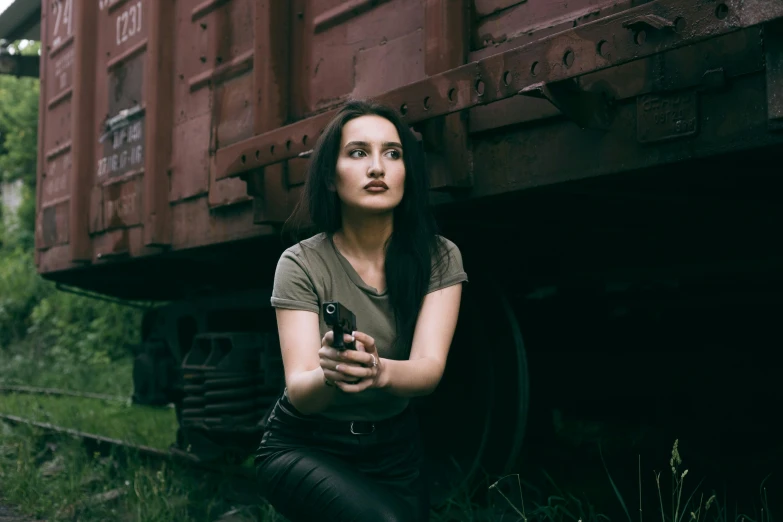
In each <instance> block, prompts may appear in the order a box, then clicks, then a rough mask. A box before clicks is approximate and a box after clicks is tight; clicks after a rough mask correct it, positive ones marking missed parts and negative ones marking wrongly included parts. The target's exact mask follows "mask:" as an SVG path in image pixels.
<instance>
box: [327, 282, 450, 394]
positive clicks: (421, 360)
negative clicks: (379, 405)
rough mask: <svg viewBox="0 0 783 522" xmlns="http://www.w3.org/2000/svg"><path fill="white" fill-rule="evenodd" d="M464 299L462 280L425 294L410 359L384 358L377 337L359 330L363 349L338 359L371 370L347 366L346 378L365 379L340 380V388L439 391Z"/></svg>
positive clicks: (357, 333)
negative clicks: (352, 382)
mask: <svg viewBox="0 0 783 522" xmlns="http://www.w3.org/2000/svg"><path fill="white" fill-rule="evenodd" d="M461 299H462V284H461V283H460V284H455V285H451V286H448V287H446V288H443V289H441V290H436V291H435V292H431V293H429V294H427V295H426V296H425V297H424V302H423V303H422V307H421V310H420V311H419V318H418V319H417V320H416V329H415V332H414V334H413V343H412V345H411V353H410V357H409V359H408V360H407V361H397V360H393V359H385V358H383V359H382V358H380V357H379V356H378V350H377V348H376V346H375V339H373V338H372V337H370V336H369V335H367V334H365V333H363V332H356V333H355V337H356V340H357V341H358V343H357V345H359V344H360V347H359V350H358V351H353V350H346V351H344V352H342V353H340V354H339V356H338V359H339V360H342V361H345V362H353V363H358V364H363V365H365V366H366V367H368V369H366V370H365V369H364V368H356V367H352V368H346V369H345V372H344V373H345V374H347V375H346V378H347V377H348V376H355V377H360V378H362V381H361V382H359V383H358V384H345V383H342V382H337V385H338V387H339V388H340V389H341V390H343V391H345V392H348V393H358V392H361V391H363V390H366V389H367V388H379V389H382V390H386V391H387V392H388V393H391V394H393V395H399V396H401V397H417V396H421V395H429V394H430V393H432V392H433V391H435V388H437V387H438V383H440V380H441V377H443V371H444V370H445V369H446V359H447V358H448V355H449V349H450V348H451V340H452V339H453V337H454V330H455V329H456V327H457V317H458V316H459V306H460V300H461ZM372 357H375V358H376V359H377V361H378V365H377V367H372ZM368 374H369V375H368Z"/></svg>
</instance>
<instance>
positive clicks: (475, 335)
mask: <svg viewBox="0 0 783 522" xmlns="http://www.w3.org/2000/svg"><path fill="white" fill-rule="evenodd" d="M415 404H416V409H417V412H418V413H419V417H420V422H421V426H422V431H423V436H424V441H425V447H426V452H427V459H428V471H429V473H430V477H431V481H432V503H433V505H439V504H441V503H443V502H444V501H445V500H446V499H447V498H449V497H451V496H452V495H453V494H455V493H457V492H458V491H460V490H461V489H463V488H465V487H469V486H470V485H471V484H472V483H473V482H475V481H476V480H477V479H481V478H483V477H484V475H483V473H485V472H486V473H487V474H489V475H490V476H492V475H498V474H503V473H507V472H509V470H510V469H511V467H513V465H514V464H515V463H516V459H517V457H518V455H519V452H520V448H521V445H522V440H523V437H524V433H525V427H526V422H527V408H528V373H527V358H526V353H525V346H524V342H523V339H522V334H521V332H520V328H519V324H518V323H517V319H516V316H515V314H514V312H513V311H512V309H511V306H510V304H509V302H508V300H507V298H506V296H505V295H504V292H503V291H502V290H501V289H500V287H499V286H498V285H497V284H496V283H495V282H494V281H493V280H492V279H491V277H490V276H488V275H482V274H476V275H475V276H471V282H470V283H467V284H466V285H465V286H464V291H463V300H462V306H461V309H460V318H459V323H458V325H457V331H456V333H455V336H454V342H453V344H452V347H451V351H450V353H449V361H448V364H447V368H446V372H445V374H444V376H443V379H442V380H441V383H440V385H439V386H438V389H437V390H436V391H435V393H433V394H432V395H431V396H429V397H426V398H422V399H419V400H417V401H416V403H415Z"/></svg>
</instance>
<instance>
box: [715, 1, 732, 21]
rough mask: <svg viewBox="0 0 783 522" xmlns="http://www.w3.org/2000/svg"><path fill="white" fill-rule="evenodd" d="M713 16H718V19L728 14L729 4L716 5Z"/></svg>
mask: <svg viewBox="0 0 783 522" xmlns="http://www.w3.org/2000/svg"><path fill="white" fill-rule="evenodd" d="M715 16H717V17H718V20H723V19H724V18H726V17H727V16H729V6H727V5H726V4H719V5H718V7H716V8H715Z"/></svg>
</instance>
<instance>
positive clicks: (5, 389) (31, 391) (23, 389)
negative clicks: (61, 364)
mask: <svg viewBox="0 0 783 522" xmlns="http://www.w3.org/2000/svg"><path fill="white" fill-rule="evenodd" d="M0 393H23V394H27V395H47V396H50V397H79V398H82V399H97V400H102V401H109V402H122V403H127V402H129V401H130V400H131V399H130V398H129V397H122V396H120V395H106V394H103V393H91V392H77V391H71V390H61V389H59V388H37V387H35V386H13V385H0ZM165 407H167V408H173V407H174V405H173V404H168V405H166V406H165Z"/></svg>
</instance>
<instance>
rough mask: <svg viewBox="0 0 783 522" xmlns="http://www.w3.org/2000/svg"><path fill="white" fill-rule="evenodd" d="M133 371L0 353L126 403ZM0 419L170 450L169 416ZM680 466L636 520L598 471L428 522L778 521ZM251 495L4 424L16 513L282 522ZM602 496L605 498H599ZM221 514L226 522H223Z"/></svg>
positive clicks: (483, 489)
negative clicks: (708, 487)
mask: <svg viewBox="0 0 783 522" xmlns="http://www.w3.org/2000/svg"><path fill="white" fill-rule="evenodd" d="M33 354H39V355H36V356H34V355H33ZM131 367H132V364H131V361H130V359H129V358H126V359H120V360H113V361H112V360H108V359H94V360H90V361H83V363H78V361H76V360H74V359H73V358H69V357H67V356H66V357H63V355H62V354H59V355H58V354H54V355H52V354H47V353H46V352H40V351H36V350H32V349H30V348H29V347H25V346H24V345H17V347H16V348H15V349H13V350H5V351H0V383H3V384H23V385H28V386H42V387H55V388H63V389H69V390H77V391H90V392H96V393H105V394H111V395H119V396H124V397H129V396H130V394H131V391H132V384H131V378H130V377H131ZM0 412H2V413H9V414H13V415H17V416H20V417H23V418H27V419H31V420H36V421H40V422H48V423H52V424H56V425H60V426H65V427H69V428H73V429H76V430H81V431H85V432H89V433H95V434H99V435H104V436H108V437H112V438H117V439H122V440H125V441H128V442H131V443H135V444H143V445H148V446H152V447H157V448H161V449H165V448H167V447H168V446H169V445H170V444H171V443H172V442H173V441H174V440H175V435H176V428H177V426H176V417H175V414H174V411H173V410H171V409H167V408H166V409H159V408H146V407H138V406H132V405H130V403H129V402H127V403H125V402H116V401H101V400H95V399H82V398H76V397H41V396H32V395H25V394H4V395H0ZM682 461H683V459H682V457H681V456H680V454H679V449H678V446H677V445H675V446H674V448H673V450H672V455H671V461H669V462H660V463H656V464H657V469H661V468H663V469H668V471H667V473H666V474H670V475H671V477H668V478H667V477H665V476H661V474H658V475H657V478H658V480H657V481H656V483H655V484H654V486H645V488H644V489H645V493H647V492H648V491H647V490H648V489H649V487H654V488H657V491H650V492H652V493H654V496H656V497H657V501H656V502H655V504H654V505H652V506H648V505H647V504H645V507H644V511H643V513H644V517H643V518H642V516H641V513H642V512H641V511H639V507H638V504H639V497H638V496H637V497H636V498H634V495H639V494H640V492H639V489H640V486H639V484H630V483H621V484H617V483H615V481H614V479H613V477H612V474H611V470H610V469H609V468H608V467H604V468H601V467H600V465H599V466H598V467H597V468H596V469H594V470H593V473H592V475H593V476H594V479H593V480H592V481H591V482H592V484H591V488H590V489H591V491H592V492H593V493H591V497H592V498H586V496H585V495H584V494H577V492H576V491H563V490H562V489H561V488H560V487H559V486H558V485H557V484H556V483H555V481H554V480H553V479H552V478H551V477H550V476H549V475H547V474H546V472H545V471H544V470H540V471H535V473H538V474H543V475H544V477H546V479H545V487H542V486H541V485H540V484H538V485H537V486H533V485H531V484H530V483H527V482H525V481H524V480H523V479H522V478H521V477H520V476H519V475H510V476H508V477H505V478H503V479H501V480H498V481H495V480H489V479H487V480H486V481H485V482H484V483H483V484H479V485H477V486H475V488H474V489H473V490H472V491H461V492H459V493H458V494H457V495H456V496H455V498H453V499H452V500H451V501H449V502H447V503H446V505H445V506H443V507H442V508H441V509H439V510H437V511H433V512H432V514H431V521H432V522H490V521H494V520H497V518H496V516H495V515H494V514H492V513H491V511H490V510H489V508H490V507H491V506H497V507H501V508H505V510H506V512H510V513H511V516H507V517H506V518H504V519H503V520H508V521H512V520H515V521H524V522H532V521H543V522H609V520H610V518H609V517H608V516H606V515H605V514H604V513H609V511H612V510H613V511H616V512H617V516H614V517H613V518H612V519H611V520H613V521H619V522H625V521H627V522H659V521H660V522H772V521H773V519H772V518H771V517H770V516H769V506H768V504H767V503H766V497H765V496H766V495H767V492H766V489H765V488H764V487H762V488H760V491H762V498H761V500H760V505H761V506H763V507H764V510H762V511H761V512H760V513H758V514H756V513H752V514H751V515H750V516H748V515H743V514H741V513H735V512H733V511H732V510H731V509H730V507H729V506H727V505H726V502H725V500H724V501H723V503H721V501H720V497H719V496H716V495H714V494H713V492H710V491H702V490H701V489H700V487H699V486H700V485H699V484H695V487H692V486H691V487H686V481H690V480H691V479H692V476H689V475H688V472H687V468H684V467H683V466H682V463H683V462H682ZM629 464H630V465H635V464H636V457H635V456H634V455H629ZM535 473H530V472H528V473H527V474H526V476H527V477H530V476H531V475H534V474H535ZM642 473H644V474H645V475H646V476H648V477H649V474H650V473H651V471H650V470H647V471H644V470H640V477H641V474H642ZM664 475H665V474H664ZM669 484H671V486H669ZM688 484H690V483H688ZM248 485H249V486H251V488H250V489H251V491H250V492H249V493H248V491H244V492H243V494H242V495H241V496H240V497H239V500H237V491H236V487H235V486H236V484H232V483H231V482H221V483H218V482H214V479H211V478H209V477H208V476H207V475H206V474H204V473H199V472H194V470H193V469H190V468H181V467H178V466H174V467H171V466H160V465H150V464H145V463H144V461H142V460H141V459H137V458H133V457H127V456H126V457H123V458H119V457H117V456H111V457H99V456H95V455H88V454H87V453H86V452H85V451H84V448H83V446H82V445H81V444H80V443H79V442H78V441H75V440H73V439H70V438H67V437H64V438H63V437H54V438H53V437H52V436H51V435H49V436H45V435H44V434H43V433H42V432H41V431H40V430H37V429H33V428H29V427H14V428H12V427H10V426H8V425H6V424H4V423H1V422H0V496H2V497H3V498H4V500H5V501H7V502H9V503H11V504H13V505H16V506H18V507H19V509H20V511H21V512H23V513H25V514H28V515H31V516H35V517H40V518H44V519H46V520H48V521H50V522H55V521H65V520H68V521H72V520H78V521H81V522H99V521H100V522H103V521H107V520H112V521H115V520H116V521H119V522H142V521H144V522H146V521H149V522H159V521H160V522H163V521H167V522H168V521H178V522H179V521H181V522H212V521H217V520H224V521H226V522H228V521H232V522H240V521H243V522H245V521H246V522H251V521H253V522H284V519H283V518H282V517H280V516H279V515H277V514H275V512H274V510H273V509H272V508H271V507H270V506H268V505H267V504H265V502H264V501H263V499H261V498H259V497H258V495H256V494H255V493H254V491H252V484H244V486H245V489H246V487H247V486H248ZM596 486H597V487H596ZM762 486H763V485H762ZM240 489H242V488H240ZM599 490H600V491H602V493H600V494H599V495H597V496H596V494H595V492H596V491H599ZM476 494H478V496H479V497H482V496H483V497H485V498H484V501H483V502H482V503H481V504H482V505H480V504H479V503H477V502H475V501H474V500H471V499H474V498H476V497H475V495H476ZM647 497H648V495H646V494H645V498H647ZM227 499H231V500H233V501H229V500H227ZM243 506H244V507H243ZM226 513H231V516H230V517H225V518H222V519H221V515H223V514H226Z"/></svg>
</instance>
